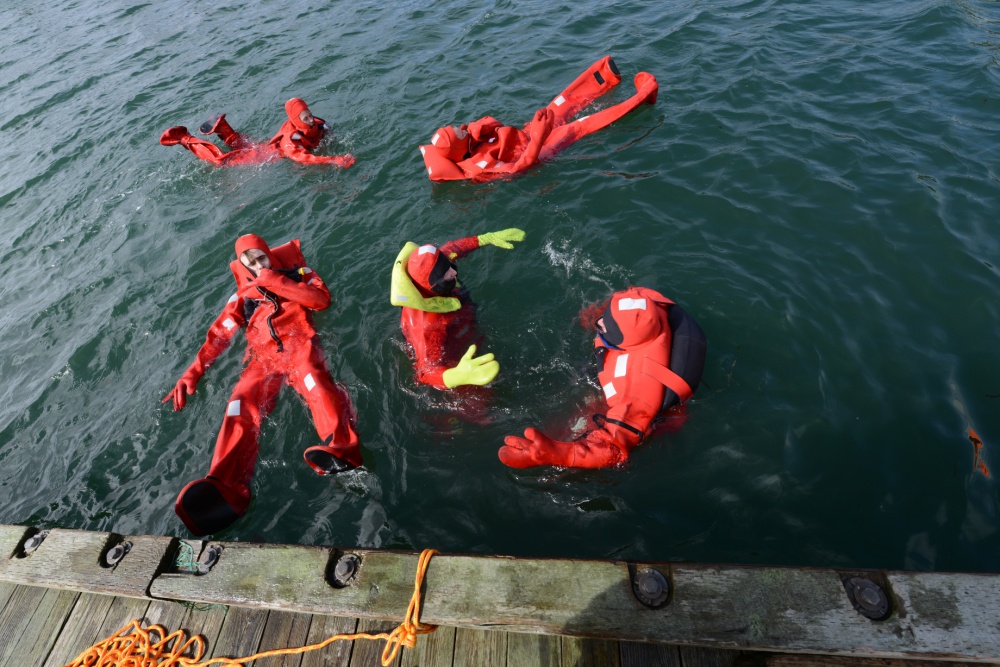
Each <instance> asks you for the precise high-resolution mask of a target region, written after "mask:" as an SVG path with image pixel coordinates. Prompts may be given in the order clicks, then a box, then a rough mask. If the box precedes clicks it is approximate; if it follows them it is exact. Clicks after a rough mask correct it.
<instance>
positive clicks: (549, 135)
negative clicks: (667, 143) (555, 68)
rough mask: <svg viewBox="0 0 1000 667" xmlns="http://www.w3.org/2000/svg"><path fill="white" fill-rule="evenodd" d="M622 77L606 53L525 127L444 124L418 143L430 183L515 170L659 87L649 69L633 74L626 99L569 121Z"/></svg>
mask: <svg viewBox="0 0 1000 667" xmlns="http://www.w3.org/2000/svg"><path fill="white" fill-rule="evenodd" d="M620 81H621V75H620V74H619V73H618V68H617V67H615V63H614V61H613V60H611V56H605V57H604V58H601V59H600V60H598V61H597V62H596V63H594V64H593V65H591V66H590V68H589V69H588V70H587V71H586V72H584V73H583V74H581V75H580V76H579V77H577V79H576V81H574V82H573V83H571V84H570V85H569V87H568V88H566V90H564V91H562V92H561V93H560V94H559V95H557V96H556V98H555V99H554V100H552V102H550V103H549V105H548V106H547V107H545V108H544V109H539V110H538V111H537V112H536V113H535V116H534V118H533V119H532V120H531V121H529V122H528V124H527V125H525V126H524V129H523V130H519V129H517V128H516V127H512V126H510V125H504V124H503V123H501V122H500V121H498V120H497V119H495V118H492V117H490V116H484V117H483V118H480V119H479V120H477V121H475V122H473V123H469V124H468V125H462V126H461V127H460V128H457V129H456V128H454V127H442V128H440V129H439V130H438V131H437V132H435V133H434V136H433V137H431V143H430V144H428V145H425V146H421V147H420V152H421V154H422V155H423V156H424V164H425V165H426V167H427V176H428V177H429V178H430V179H431V180H432V181H439V182H440V181H455V180H461V179H472V180H475V181H490V180H494V179H496V178H501V177H503V176H507V175H510V174H517V173H520V172H522V171H525V170H526V169H529V168H530V167H532V166H533V165H535V164H537V163H538V162H539V160H547V159H549V158H550V157H552V156H553V155H555V154H556V153H558V152H559V151H561V150H562V149H564V148H566V147H567V146H569V145H570V144H572V143H573V142H575V141H577V140H578V139H580V138H582V137H585V136H587V135H588V134H590V133H592V132H596V131H597V130H600V129H602V128H605V127H607V126H608V125H610V124H611V123H613V122H615V121H616V120H618V119H619V118H621V117H622V116H624V115H625V114H627V113H629V112H630V111H632V110H633V109H635V108H636V107H638V106H639V105H640V104H655V103H656V95H657V92H658V91H659V85H658V84H657V82H656V78H655V77H654V76H653V75H652V74H650V73H649V72H639V73H638V74H636V75H635V87H636V93H635V95H633V96H632V97H630V98H629V99H627V100H625V101H624V102H620V103H618V104H616V105H614V106H611V107H608V108H607V109H604V110H602V111H598V112H597V113H594V114H592V115H590V116H584V117H582V118H578V119H577V120H575V121H574V120H572V118H573V116H575V115H576V114H577V113H578V112H579V111H581V110H582V109H583V108H584V107H586V106H588V105H589V104H590V103H592V102H593V101H594V100H596V99H597V98H598V97H600V96H602V95H604V94H605V93H607V92H608V91H610V90H611V89H612V88H614V87H615V86H617V85H618V83H619V82H620Z"/></svg>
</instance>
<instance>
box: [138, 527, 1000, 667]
mask: <svg viewBox="0 0 1000 667" xmlns="http://www.w3.org/2000/svg"><path fill="white" fill-rule="evenodd" d="M224 547H225V550H224V552H223V554H222V558H221V560H220V562H219V563H218V564H217V565H216V566H215V568H214V569H213V570H212V571H211V572H209V573H208V574H206V575H204V576H199V577H192V576H182V575H171V574H165V575H161V576H159V577H157V579H156V580H155V581H154V582H153V584H152V587H151V592H152V593H153V594H154V595H156V596H161V597H170V598H177V599H190V600H205V601H210V602H219V603H231V604H242V605H253V606H262V607H270V608H280V609H289V610H295V611H305V612H314V613H327V614H338V615H345V616H359V617H363V618H387V619H399V618H400V617H401V616H402V613H403V610H404V609H405V608H406V606H407V604H408V601H409V598H410V595H411V593H412V581H413V577H414V573H415V571H416V561H417V555H416V554H398V553H389V552H365V551H357V552H355V553H356V554H357V555H359V556H360V557H361V566H360V569H359V571H358V573H357V575H356V576H355V577H354V578H353V579H352V580H351V581H350V582H349V583H348V585H347V586H346V587H343V588H334V587H332V586H330V585H328V584H327V581H326V579H325V573H326V572H327V570H328V566H329V565H330V563H329V560H330V556H331V554H333V550H331V549H327V548H322V547H288V546H278V545H252V544H227V545H224ZM656 567H658V568H659V569H660V570H661V572H663V573H665V575H666V576H667V577H668V578H669V579H670V580H671V581H672V582H673V595H672V601H671V602H670V604H668V605H666V606H665V607H663V608H661V609H657V610H653V609H649V608H647V607H644V606H643V605H641V604H640V603H639V602H638V600H637V599H636V598H635V596H634V595H633V593H632V585H631V578H630V575H629V574H628V567H627V565H626V564H625V563H620V562H604V561H563V560H531V559H518V560H515V559H510V558H502V557H489V556H484V557H471V556H444V555H442V556H436V557H435V558H434V559H433V560H432V561H431V564H430V567H429V569H428V572H427V577H426V587H425V588H426V595H425V599H424V607H423V616H422V618H421V620H422V621H425V622H427V623H433V624H436V625H450V626H458V627H471V628H477V627H478V628H498V627H502V628H504V629H507V630H512V631H525V632H535V633H546V634H563V635H572V636H582V637H595V638H620V639H623V640H629V641H648V642H660V643H667V644H681V645H704V646H710V647H716V648H753V649H757V650H762V649H768V650H772V651H785V652H812V653H821V654H854V655H859V656H880V657H907V656H915V657H916V656H923V657H945V656H951V657H956V658H962V659H966V660H988V659H991V658H993V657H995V656H998V655H1000V633H997V632H983V631H982V630H981V629H982V628H984V627H993V625H992V623H993V620H992V619H993V618H994V617H995V616H996V615H997V610H998V606H1000V603H998V600H1000V577H997V576H994V575H960V574H947V575H919V574H912V573H901V574H896V573H893V574H890V575H888V580H889V581H890V582H892V583H891V585H892V587H893V589H894V590H896V591H897V592H896V598H895V599H896V600H897V602H898V603H899V604H900V605H901V606H902V612H901V613H896V614H893V615H892V616H890V617H889V619H887V620H885V621H882V622H874V621H871V620H869V619H867V618H865V617H863V616H861V615H860V614H859V613H858V612H857V611H855V609H854V608H853V606H852V605H851V603H850V601H849V600H848V598H847V595H846V593H845V591H844V586H843V584H842V582H841V578H840V576H839V575H838V574H837V573H836V572H834V571H832V570H810V569H791V568H764V567H736V566H728V567H716V566H698V565H687V564H661V565H658V566H656ZM926 582H929V583H926Z"/></svg>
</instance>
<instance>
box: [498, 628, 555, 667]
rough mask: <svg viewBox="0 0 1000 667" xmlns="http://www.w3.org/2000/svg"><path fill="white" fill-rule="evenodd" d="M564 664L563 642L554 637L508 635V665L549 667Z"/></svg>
mask: <svg viewBox="0 0 1000 667" xmlns="http://www.w3.org/2000/svg"><path fill="white" fill-rule="evenodd" d="M561 662H562V640H561V638H560V637H554V636H552V635H535V634H527V633H523V632H510V633H508V634H507V664H508V665H511V667H513V666H514V665H517V667H521V666H522V665H523V666H524V667H549V666H550V665H559V664H561Z"/></svg>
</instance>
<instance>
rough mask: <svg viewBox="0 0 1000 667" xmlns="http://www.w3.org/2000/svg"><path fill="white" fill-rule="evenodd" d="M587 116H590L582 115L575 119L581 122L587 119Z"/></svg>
mask: <svg viewBox="0 0 1000 667" xmlns="http://www.w3.org/2000/svg"><path fill="white" fill-rule="evenodd" d="M588 118H590V116H583V117H581V118H577V119H576V122H578V123H582V122H583V121H585V120H587V119H588Z"/></svg>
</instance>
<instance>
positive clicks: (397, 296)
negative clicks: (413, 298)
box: [396, 294, 410, 301]
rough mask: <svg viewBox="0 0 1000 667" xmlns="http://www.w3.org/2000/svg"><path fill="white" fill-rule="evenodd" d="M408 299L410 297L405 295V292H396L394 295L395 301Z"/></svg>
mask: <svg viewBox="0 0 1000 667" xmlns="http://www.w3.org/2000/svg"><path fill="white" fill-rule="evenodd" d="M409 300H410V297H408V296H406V295H405V294H397V295H396V301H409Z"/></svg>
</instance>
